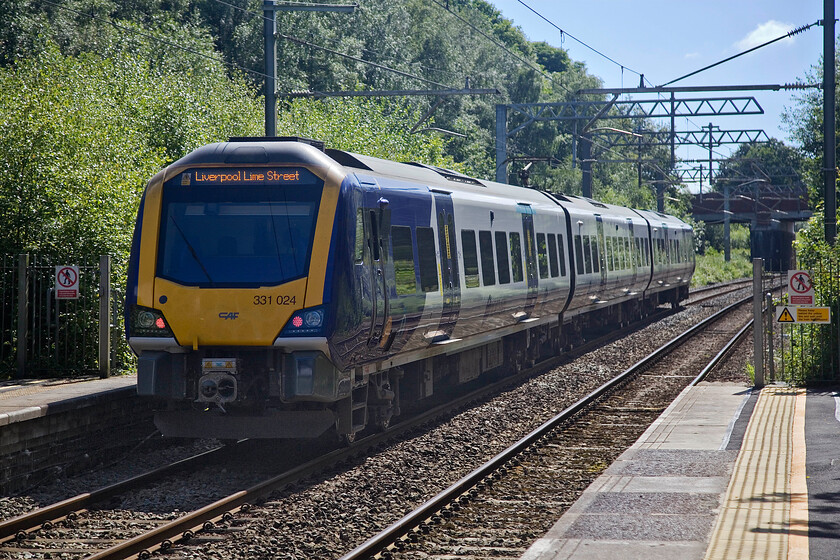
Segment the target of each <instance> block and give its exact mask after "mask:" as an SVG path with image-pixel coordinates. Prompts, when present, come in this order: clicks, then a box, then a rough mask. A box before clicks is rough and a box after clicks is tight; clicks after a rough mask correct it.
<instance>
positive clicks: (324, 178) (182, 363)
mask: <svg viewBox="0 0 840 560" xmlns="http://www.w3.org/2000/svg"><path fill="white" fill-rule="evenodd" d="M339 170H340V168H339V167H338V166H337V165H336V164H335V162H334V161H332V160H331V159H329V158H327V157H326V156H325V155H324V154H323V152H321V151H320V150H317V149H316V148H313V147H312V146H308V145H305V144H300V143H289V142H287V143H279V142H278V143H272V142H241V143H235V142H230V143H222V144H214V145H211V146H205V147H204V148H201V149H199V150H197V151H196V152H193V153H192V154H190V155H188V156H186V157H185V158H183V159H182V160H179V161H178V162H175V163H174V164H173V165H171V166H170V167H169V168H167V169H166V170H164V171H162V172H161V173H159V174H158V175H157V176H156V177H155V178H153V179H152V181H151V182H150V183H149V185H148V186H147V188H146V192H145V193H144V197H143V203H142V205H141V209H140V213H139V215H138V219H137V225H136V228H135V237H134V242H133V246H132V256H131V262H130V266H129V275H128V276H129V279H128V290H127V298H126V330H127V336H128V341H129V344H130V345H131V347H132V349H133V350H134V352H135V353H136V354H137V356H138V365H137V370H138V378H137V391H138V394H139V395H145V396H150V397H156V398H157V399H159V400H160V402H161V404H162V406H161V408H160V409H159V410H158V412H157V413H156V416H155V423H156V425H157V427H158V428H159V429H160V431H161V432H162V433H163V435H165V436H173V437H215V438H220V439H239V438H292V437H315V436H318V435H320V434H321V433H323V432H324V431H326V430H328V429H329V428H330V427H332V426H333V425H334V424H335V414H334V412H333V410H332V409H331V406H332V405H333V404H334V403H336V402H337V401H339V400H341V399H342V398H344V397H346V396H347V395H348V394H349V392H350V379H349V376H342V374H341V373H340V372H338V370H337V369H336V368H335V366H334V365H333V364H332V362H331V361H330V359H329V349H328V345H327V336H328V334H329V333H328V330H329V328H330V325H331V317H330V311H329V306H328V305H327V304H326V303H325V301H324V298H325V293H326V288H325V286H326V285H327V284H328V282H329V280H330V276H329V273H328V269H329V267H330V266H331V259H332V251H331V238H332V230H333V224H334V220H335V214H336V206H337V200H338V195H339V190H340V188H341V180H342V178H341V173H340V171H339Z"/></svg>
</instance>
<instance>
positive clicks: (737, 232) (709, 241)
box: [705, 224, 750, 253]
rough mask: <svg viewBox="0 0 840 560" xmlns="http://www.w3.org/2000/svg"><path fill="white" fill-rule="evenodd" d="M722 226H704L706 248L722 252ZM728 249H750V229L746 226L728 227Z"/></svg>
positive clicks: (723, 244) (733, 225)
mask: <svg viewBox="0 0 840 560" xmlns="http://www.w3.org/2000/svg"><path fill="white" fill-rule="evenodd" d="M723 229H724V228H723V224H706V227H705V237H706V247H711V248H713V249H715V250H716V251H718V252H721V253H722V252H723V250H724V246H725V240H724V235H723V234H724V232H723ZM729 247H730V248H731V249H746V250H747V251H749V249H750V228H749V226H747V225H746V224H730V225H729Z"/></svg>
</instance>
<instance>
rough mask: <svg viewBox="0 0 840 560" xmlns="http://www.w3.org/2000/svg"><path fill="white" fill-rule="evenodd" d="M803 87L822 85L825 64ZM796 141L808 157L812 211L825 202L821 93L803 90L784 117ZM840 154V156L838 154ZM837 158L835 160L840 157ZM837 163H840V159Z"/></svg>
mask: <svg viewBox="0 0 840 560" xmlns="http://www.w3.org/2000/svg"><path fill="white" fill-rule="evenodd" d="M838 71H840V58H837V57H835V60H834V72H835V75H836V74H837V73H838ZM800 81H802V82H803V83H817V84H819V83H822V81H823V61H822V57H820V61H819V63H818V64H817V65H814V66H812V67H811V69H810V70H809V71H808V72H806V74H805V76H804V77H803V78H802V79H801V80H800ZM837 88H838V89H837V91H836V92H835V96H837V95H838V94H840V81H838V83H837ZM782 122H784V123H785V124H786V125H787V127H788V130H789V131H790V133H791V136H792V138H793V139H794V141H796V142H797V143H798V144H799V148H800V150H801V152H802V154H803V156H804V159H803V165H802V174H803V177H804V178H805V183H806V185H807V186H808V194H809V198H810V201H811V205H812V207H814V208H816V207H817V206H819V205H820V202H822V201H823V200H824V193H823V184H824V179H823V172H822V169H823V93H822V90H821V89H808V90H802V91H801V93H799V94H798V95H797V97H796V104H795V105H794V106H793V107H790V108H787V109H786V110H785V112H784V113H783V114H782ZM834 122H835V123H840V105H838V106H836V107H835V121H834ZM838 150H840V145H838ZM837 153H840V151H838V152H837ZM837 153H836V154H835V158H836V157H837ZM837 161H840V159H838V160H837Z"/></svg>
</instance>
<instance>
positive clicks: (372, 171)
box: [173, 137, 688, 227]
mask: <svg viewBox="0 0 840 560" xmlns="http://www.w3.org/2000/svg"><path fill="white" fill-rule="evenodd" d="M281 161H282V162H283V163H291V164H295V163H299V164H307V165H318V166H331V165H335V164H338V165H339V166H341V167H343V168H345V169H346V170H347V172H348V173H350V172H352V173H356V174H361V175H367V174H369V175H373V176H378V177H380V178H383V179H396V180H404V181H410V182H415V183H421V184H424V185H427V186H429V187H431V188H438V189H442V190H450V191H452V192H462V193H465V194H470V193H472V194H484V195H489V196H501V197H505V198H508V199H511V200H516V201H517V202H521V203H525V204H536V205H542V204H547V205H556V206H563V207H565V208H567V209H568V210H570V211H573V210H580V211H586V212H589V213H596V214H597V213H603V214H612V215H617V216H622V217H624V216H626V217H634V218H635V217H637V216H638V215H641V216H642V217H644V218H645V219H647V220H648V221H650V222H651V223H663V224H665V223H667V224H669V225H673V226H677V225H679V226H680V227H688V225H687V224H686V223H685V222H683V221H682V220H680V219H678V218H676V217H674V216H670V215H668V214H663V213H660V212H655V211H650V210H638V211H635V210H631V209H629V208H626V207H623V206H617V205H615V204H608V203H605V202H599V201H597V200H593V199H591V198H586V197H582V196H575V195H568V194H562V193H550V192H546V191H539V190H536V189H529V188H525V187H518V186H515V185H508V184H505V183H497V182H495V181H484V180H480V179H476V178H474V177H470V176H468V175H464V174H463V173H459V172H457V171H453V170H451V169H444V168H441V167H436V166H433V165H426V164H422V163H417V162H396V161H390V160H386V159H382V158H377V157H372V156H366V155H362V154H356V153H353V152H347V151H343V150H336V149H331V148H325V147H324V143H323V142H320V141H317V140H310V139H306V138H298V137H273V138H231V139H230V141H229V142H218V143H215V144H209V145H206V146H202V147H200V148H198V149H196V150H195V151H193V152H191V153H189V154H187V155H186V156H184V157H183V158H181V159H179V160H178V161H176V162H175V163H174V164H173V166H177V167H183V166H194V165H207V164H218V163H225V164H232V165H264V164H270V163H273V162H281ZM637 212H638V213H637Z"/></svg>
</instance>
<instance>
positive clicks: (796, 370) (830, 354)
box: [784, 209, 840, 384]
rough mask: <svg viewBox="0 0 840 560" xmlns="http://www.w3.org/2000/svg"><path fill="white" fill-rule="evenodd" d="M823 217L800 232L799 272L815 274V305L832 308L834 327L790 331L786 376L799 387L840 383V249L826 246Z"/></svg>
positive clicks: (807, 326) (798, 327)
mask: <svg viewBox="0 0 840 560" xmlns="http://www.w3.org/2000/svg"><path fill="white" fill-rule="evenodd" d="M824 234H825V226H824V221H823V214H822V213H821V212H819V209H818V211H817V212H815V214H814V217H813V218H811V220H809V222H808V224H807V226H806V227H805V228H803V229H802V230H801V231H800V232H799V236H798V237H797V240H796V252H797V255H798V259H799V268H801V269H804V270H810V271H811V279H812V282H813V285H814V305H815V306H818V307H829V308H831V324H830V325H820V324H812V325H811V324H803V325H796V326H792V327H790V328H791V329H793V330H792V332H791V336H790V341H791V345H790V348H789V349H787V350H786V351H785V353H784V361H785V368H786V375H787V376H788V377H789V380H790V381H792V382H794V383H797V384H806V383H808V382H812V381H819V380H827V379H836V378H837V376H838V375H840V346H838V331H839V330H840V329H839V328H838V325H840V246H838V245H837V244H836V243H835V245H834V246H831V245H829V244H828V243H826V242H825V235H824Z"/></svg>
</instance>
